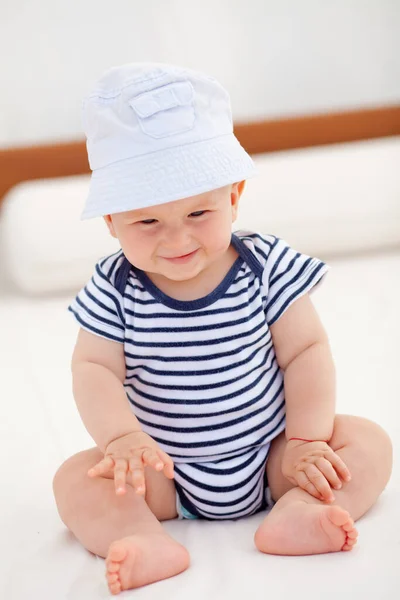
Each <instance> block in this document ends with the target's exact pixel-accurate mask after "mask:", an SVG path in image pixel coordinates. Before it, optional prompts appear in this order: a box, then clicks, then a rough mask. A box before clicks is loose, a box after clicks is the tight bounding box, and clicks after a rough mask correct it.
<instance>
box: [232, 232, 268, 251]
mask: <svg viewBox="0 0 400 600" xmlns="http://www.w3.org/2000/svg"><path fill="white" fill-rule="evenodd" d="M266 237H269V238H272V239H273V240H274V241H273V242H269V241H268V240H267V239H266ZM254 238H256V239H257V240H260V241H261V242H262V243H263V244H266V245H267V246H268V247H269V248H270V249H272V248H273V247H274V246H275V244H276V240H277V238H276V236H274V235H268V236H262V235H260V234H259V233H256V232H254V233H247V234H246V235H245V236H243V237H242V238H241V239H242V240H245V239H250V240H252V241H253V240H254Z"/></svg>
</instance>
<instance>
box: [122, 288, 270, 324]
mask: <svg viewBox="0 0 400 600" xmlns="http://www.w3.org/2000/svg"><path fill="white" fill-rule="evenodd" d="M244 291H247V289H245V290H244ZM259 295H260V289H257V290H255V291H254V294H253V295H252V296H251V298H249V299H248V300H246V302H243V303H242V304H238V305H236V306H227V307H223V308H218V309H210V310H202V311H201V312H198V311H196V312H193V313H191V312H184V313H181V312H176V313H171V312H170V311H169V312H157V313H156V312H151V313H143V312H138V311H136V310H131V309H128V308H127V309H126V314H127V315H131V316H132V317H135V319H163V318H165V319H174V318H179V319H181V318H183V319H192V318H196V317H208V316H210V315H220V314H223V313H232V312H236V311H238V310H241V309H242V308H246V307H247V306H250V305H251V304H252V303H253V302H254V300H256V299H257V298H258V296H259ZM130 328H131V329H132V326H131V327H130ZM170 330H171V331H174V328H170ZM144 331H147V330H144Z"/></svg>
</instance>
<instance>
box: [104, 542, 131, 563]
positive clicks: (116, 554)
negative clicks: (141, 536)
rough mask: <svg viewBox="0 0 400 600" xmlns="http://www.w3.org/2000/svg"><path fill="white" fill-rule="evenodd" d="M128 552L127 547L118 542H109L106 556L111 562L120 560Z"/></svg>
mask: <svg viewBox="0 0 400 600" xmlns="http://www.w3.org/2000/svg"><path fill="white" fill-rule="evenodd" d="M127 554H128V549H127V548H125V546H123V545H122V544H121V543H120V542H116V543H114V544H111V546H110V548H109V550H108V556H107V558H108V559H109V560H110V561H113V562H122V561H123V560H124V559H125V558H126V556H127Z"/></svg>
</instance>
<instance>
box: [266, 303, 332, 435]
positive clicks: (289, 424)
mask: <svg viewBox="0 0 400 600" xmlns="http://www.w3.org/2000/svg"><path fill="white" fill-rule="evenodd" d="M270 330H271V334H272V339H273V342H274V347H275V353H276V357H277V360H278V364H279V366H280V367H281V369H282V370H283V371H284V386H285V400H286V438H287V439H288V440H289V439H290V438H292V437H299V438H305V439H308V440H330V438H331V436H332V432H333V421H334V416H335V367H334V364H333V360H332V355H331V351H330V347H329V341H328V337H327V334H326V332H325V330H324V328H323V326H322V324H321V321H320V319H319V317H318V314H317V312H316V310H315V308H314V306H313V304H312V302H311V300H310V298H309V296H308V294H306V295H304V296H302V297H301V298H299V299H298V300H296V301H295V302H294V303H293V304H292V305H291V306H290V307H289V308H288V309H287V310H286V312H285V313H284V314H283V315H282V316H281V318H280V319H278V321H276V322H275V323H274V324H273V325H271V327H270Z"/></svg>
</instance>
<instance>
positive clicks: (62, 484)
mask: <svg viewBox="0 0 400 600" xmlns="http://www.w3.org/2000/svg"><path fill="white" fill-rule="evenodd" d="M99 455H101V453H100V451H99V450H98V449H97V448H92V449H90V450H84V451H82V452H78V453H77V454H74V455H73V456H70V457H69V458H67V460H66V461H64V462H63V463H62V465H61V466H60V467H59V468H58V469H57V471H56V473H55V475H54V477H53V493H54V497H55V500H56V504H57V508H58V512H59V513H60V516H61V519H63V515H64V513H65V511H66V509H67V507H68V506H69V505H70V503H71V498H72V497H73V493H74V490H76V489H77V488H79V487H81V486H82V480H83V478H84V477H86V476H87V471H88V470H89V468H90V467H92V466H93V465H94V464H96V462H97V461H98V460H100V459H99ZM101 458H102V455H101ZM63 520H64V519H63Z"/></svg>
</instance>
